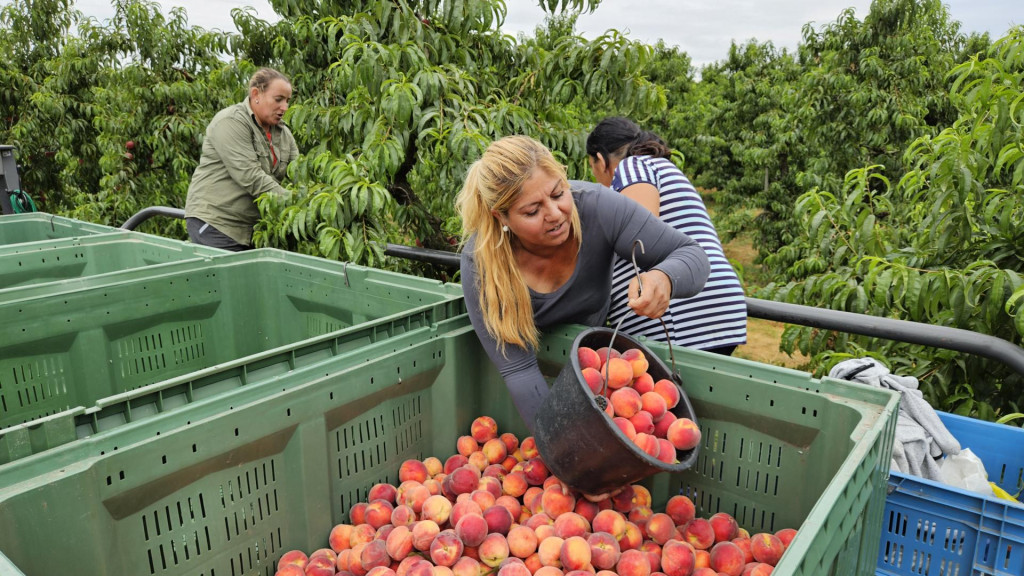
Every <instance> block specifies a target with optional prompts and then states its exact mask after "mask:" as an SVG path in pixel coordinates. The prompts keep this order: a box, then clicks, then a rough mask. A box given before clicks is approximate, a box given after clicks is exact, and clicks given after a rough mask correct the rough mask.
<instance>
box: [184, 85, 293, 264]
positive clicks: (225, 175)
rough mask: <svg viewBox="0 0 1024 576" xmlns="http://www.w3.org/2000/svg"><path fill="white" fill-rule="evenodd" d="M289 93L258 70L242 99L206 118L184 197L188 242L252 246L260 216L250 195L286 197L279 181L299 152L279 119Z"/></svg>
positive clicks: (289, 87) (235, 247)
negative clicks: (189, 240)
mask: <svg viewBox="0 0 1024 576" xmlns="http://www.w3.org/2000/svg"><path fill="white" fill-rule="evenodd" d="M291 97H292V85H291V82H289V81H288V78H286V77H285V76H284V75H283V74H281V73H280V72H278V71H276V70H272V69H270V68H262V69H260V70H258V71H257V72H256V73H255V74H254V75H253V77H252V79H251V80H250V81H249V95H248V97H247V98H246V99H245V100H244V101H242V102H240V103H238V104H235V105H233V106H229V107H228V108H225V109H224V110H221V111H220V112H218V113H217V115H216V116H214V117H213V120H211V121H210V125H209V126H207V128H206V137H205V139H204V140H203V153H202V157H201V158H200V160H199V166H198V167H196V171H195V173H194V174H193V175H192V182H191V184H190V185H189V187H188V197H187V198H186V200H185V220H186V227H187V229H188V235H189V238H191V240H192V242H195V243H196V244H203V245H206V246H214V247H216V248H224V249H226V250H233V251H240V250H247V249H249V248H252V232H253V226H254V225H255V224H256V222H257V221H258V220H259V217H260V213H259V209H257V208H256V203H255V200H256V198H257V197H258V196H260V195H261V194H265V193H268V192H269V193H271V194H279V195H287V194H288V192H287V190H285V188H284V187H283V186H281V181H282V180H283V179H284V177H285V175H286V174H287V170H288V163H289V162H291V161H292V160H294V159H295V158H296V157H297V156H298V155H299V149H298V147H297V146H296V145H295V138H294V137H293V136H292V133H291V131H290V130H288V127H287V126H285V125H284V124H282V123H281V118H282V117H283V116H284V113H285V111H286V110H288V101H289V100H291Z"/></svg>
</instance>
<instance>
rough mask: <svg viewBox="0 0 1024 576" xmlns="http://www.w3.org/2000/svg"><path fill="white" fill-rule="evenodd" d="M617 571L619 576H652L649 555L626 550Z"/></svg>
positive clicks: (621, 556)
mask: <svg viewBox="0 0 1024 576" xmlns="http://www.w3.org/2000/svg"><path fill="white" fill-rule="evenodd" d="M663 561H664V560H663ZM615 571H616V572H617V573H618V574H619V576H650V574H651V563H650V562H648V561H647V555H646V554H644V553H643V552H641V551H640V550H635V549H631V550H624V551H623V552H622V554H620V555H619V561H618V563H617V564H616V565H615ZM669 576H681V574H669Z"/></svg>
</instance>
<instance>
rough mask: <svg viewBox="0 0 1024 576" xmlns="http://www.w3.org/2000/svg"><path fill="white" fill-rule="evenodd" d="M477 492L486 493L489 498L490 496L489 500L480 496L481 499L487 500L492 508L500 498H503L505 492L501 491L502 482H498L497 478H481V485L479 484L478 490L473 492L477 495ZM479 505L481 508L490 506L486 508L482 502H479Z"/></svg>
mask: <svg viewBox="0 0 1024 576" xmlns="http://www.w3.org/2000/svg"><path fill="white" fill-rule="evenodd" d="M476 492H484V493H486V494H487V495H488V496H490V498H489V499H488V498H487V496H479V497H480V498H484V499H486V501H487V503H488V506H492V505H494V501H495V500H497V499H498V496H501V495H502V494H503V492H502V490H501V480H498V479H497V478H495V477H493V476H481V477H480V483H479V484H477V488H476V490H474V491H473V493H474V494H475V493H476ZM474 499H476V497H474ZM477 504H480V507H481V508H487V507H488V506H484V505H483V504H481V503H480V502H477Z"/></svg>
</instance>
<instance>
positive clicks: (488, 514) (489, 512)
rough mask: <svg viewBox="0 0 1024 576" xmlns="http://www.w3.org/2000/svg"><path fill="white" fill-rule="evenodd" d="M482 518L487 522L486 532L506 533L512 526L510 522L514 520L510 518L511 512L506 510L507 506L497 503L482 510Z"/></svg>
mask: <svg viewBox="0 0 1024 576" xmlns="http://www.w3.org/2000/svg"><path fill="white" fill-rule="evenodd" d="M483 519H484V521H485V522H487V531H488V532H494V533H497V534H505V535H507V534H508V531H509V530H510V529H511V528H512V524H513V523H514V522H515V519H514V518H512V513H511V512H509V511H508V508H505V507H504V506H501V505H498V504H494V505H492V506H488V507H487V509H485V510H484V512H483Z"/></svg>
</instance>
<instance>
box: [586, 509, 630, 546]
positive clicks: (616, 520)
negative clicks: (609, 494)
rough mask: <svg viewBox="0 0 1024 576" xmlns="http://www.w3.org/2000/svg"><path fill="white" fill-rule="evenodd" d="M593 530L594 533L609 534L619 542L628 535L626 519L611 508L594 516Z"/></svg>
mask: <svg viewBox="0 0 1024 576" xmlns="http://www.w3.org/2000/svg"><path fill="white" fill-rule="evenodd" d="M591 529H592V530H593V531H594V532H607V533H608V534H611V535H612V537H614V538H615V540H616V542H617V541H619V540H621V539H622V537H623V536H625V535H626V517H625V516H623V514H622V513H621V512H619V511H617V510H612V509H610V508H609V509H606V510H601V511H600V512H598V513H597V515H595V516H594V521H593V522H591Z"/></svg>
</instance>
